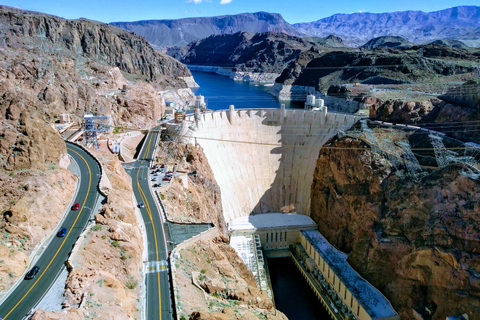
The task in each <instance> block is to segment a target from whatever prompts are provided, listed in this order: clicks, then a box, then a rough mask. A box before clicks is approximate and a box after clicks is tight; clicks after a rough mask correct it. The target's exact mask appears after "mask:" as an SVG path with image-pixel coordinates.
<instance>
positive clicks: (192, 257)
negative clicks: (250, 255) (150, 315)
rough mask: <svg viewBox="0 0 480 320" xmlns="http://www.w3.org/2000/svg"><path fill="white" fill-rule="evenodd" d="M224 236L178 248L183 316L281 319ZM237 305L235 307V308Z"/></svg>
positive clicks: (282, 317)
mask: <svg viewBox="0 0 480 320" xmlns="http://www.w3.org/2000/svg"><path fill="white" fill-rule="evenodd" d="M224 241H225V239H224V238H216V239H213V240H212V241H206V240H200V241H197V242H196V243H194V244H193V245H192V246H189V247H187V248H185V249H181V250H180V251H179V255H180V257H179V258H178V259H176V262H175V265H176V271H175V278H176V281H177V288H178V289H177V293H176V294H177V298H178V301H179V305H180V306H181V308H180V316H184V317H187V316H189V317H190V319H206V320H214V319H221V320H223V319H238V320H240V319H252V320H255V319H278V320H284V319H286V317H285V316H284V315H283V314H282V313H281V312H279V311H276V312H275V309H274V308H273V303H272V301H271V300H270V299H269V298H268V294H267V293H266V292H265V291H260V290H259V289H258V287H257V284H256V280H255V278H254V276H253V274H252V271H251V270H250V269H249V268H248V267H247V266H246V265H245V263H244V262H243V260H242V258H241V257H240V256H238V254H237V253H236V251H235V250H234V249H233V248H232V247H230V246H229V245H228V244H226V243H225V242H224ZM232 309H235V310H232Z"/></svg>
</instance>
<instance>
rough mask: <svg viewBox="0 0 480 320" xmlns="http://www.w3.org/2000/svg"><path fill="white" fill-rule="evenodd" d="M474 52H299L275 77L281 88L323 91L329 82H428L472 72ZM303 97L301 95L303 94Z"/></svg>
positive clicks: (421, 49)
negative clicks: (303, 88)
mask: <svg viewBox="0 0 480 320" xmlns="http://www.w3.org/2000/svg"><path fill="white" fill-rule="evenodd" d="M477 54H478V53H470V52H468V51H466V50H463V49H455V48H449V47H446V46H438V45H436V46H435V45H429V46H417V47H414V48H412V50H398V49H393V48H387V47H383V48H380V49H377V50H373V51H358V50H342V51H331V52H322V53H320V52H315V51H313V50H310V51H308V52H304V53H302V54H301V55H300V56H299V57H298V58H297V59H296V60H295V61H293V62H292V63H291V64H290V65H289V66H288V67H287V68H285V70H284V71H283V73H282V74H281V76H280V77H278V78H277V79H276V80H275V85H276V88H274V89H275V92H274V94H275V95H278V92H280V91H281V90H283V88H282V87H286V86H292V88H291V89H290V90H292V91H293V90H294V88H293V87H294V86H296V87H307V88H310V89H311V91H318V92H320V93H323V94H324V93H326V92H327V90H328V88H329V87H330V86H331V85H332V84H337V85H338V84H345V83H360V84H374V85H378V84H405V85H406V86H407V85H408V84H411V83H415V84H418V83H431V82H432V79H442V80H443V81H455V80H454V79H456V81H462V80H464V81H465V80H467V79H469V78H472V77H473V76H474V73H475V71H476V64H475V60H476V59H477ZM303 99H305V94H304V95H303Z"/></svg>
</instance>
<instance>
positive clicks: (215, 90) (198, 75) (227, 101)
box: [192, 71, 294, 110]
mask: <svg viewBox="0 0 480 320" xmlns="http://www.w3.org/2000/svg"><path fill="white" fill-rule="evenodd" d="M192 75H193V77H194V78H195V81H196V82H197V83H198V84H199V85H200V88H197V89H193V90H192V91H193V92H194V93H195V95H199V94H201V95H203V96H204V97H205V101H206V102H207V108H208V109H212V110H224V109H228V107H229V105H231V104H233V105H234V106H235V108H236V109H240V108H242V109H245V108H280V105H281V104H282V103H283V104H285V107H286V108H291V107H294V106H293V104H292V103H291V101H278V100H276V99H275V98H274V97H273V96H272V95H270V94H269V93H268V92H269V91H270V90H271V89H272V87H271V86H264V85H261V84H254V83H251V82H243V81H233V80H231V79H230V78H228V77H225V76H221V75H218V74H215V73H210V72H201V71H192Z"/></svg>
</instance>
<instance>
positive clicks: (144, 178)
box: [127, 127, 173, 320]
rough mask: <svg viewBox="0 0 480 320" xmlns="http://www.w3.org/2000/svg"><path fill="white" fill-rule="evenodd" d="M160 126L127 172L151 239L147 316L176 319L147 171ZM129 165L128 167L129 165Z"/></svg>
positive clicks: (163, 242) (161, 230)
mask: <svg viewBox="0 0 480 320" xmlns="http://www.w3.org/2000/svg"><path fill="white" fill-rule="evenodd" d="M158 130H159V127H155V128H153V130H152V131H150V132H149V133H148V135H147V137H146V139H145V142H144V146H143V148H142V150H141V151H140V154H139V156H138V160H137V161H136V162H134V163H130V164H129V165H128V167H129V168H130V169H129V170H127V172H128V173H129V174H130V176H131V177H132V187H133V192H134V194H135V198H136V199H137V202H138V203H140V202H143V203H144V205H145V208H140V211H141V213H142V217H143V221H144V223H145V229H146V233H147V243H148V262H147V267H146V295H147V297H146V299H147V302H146V307H147V310H146V319H149V320H150V319H173V310H172V303H171V296H170V281H169V266H168V247H167V243H166V238H165V230H164V226H163V223H162V220H161V218H160V212H159V211H158V208H157V205H156V203H155V200H154V198H153V197H154V196H153V195H152V194H151V192H150V188H149V183H150V181H149V177H148V171H149V166H150V162H151V161H153V160H154V159H153V157H154V154H153V152H154V149H155V145H156V143H157V138H158V135H159V134H160V133H159V131H158ZM127 169H128V168H127Z"/></svg>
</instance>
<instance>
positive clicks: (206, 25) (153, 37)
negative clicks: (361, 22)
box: [111, 12, 328, 47]
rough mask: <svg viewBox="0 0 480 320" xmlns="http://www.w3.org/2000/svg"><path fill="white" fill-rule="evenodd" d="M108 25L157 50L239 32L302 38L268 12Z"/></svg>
mask: <svg viewBox="0 0 480 320" xmlns="http://www.w3.org/2000/svg"><path fill="white" fill-rule="evenodd" d="M111 24H112V25H114V26H117V27H119V28H122V29H125V30H127V31H130V32H134V33H135V34H137V35H140V36H143V37H145V39H147V41H148V42H150V43H151V44H153V45H155V46H159V47H173V46H185V45H187V44H189V43H190V42H192V41H195V40H199V39H203V38H207V37H209V36H211V35H218V34H232V33H236V32H239V31H247V32H267V31H271V32H281V33H286V34H288V35H293V36H302V35H304V34H303V33H302V32H300V31H298V30H297V29H296V28H295V27H293V26H292V25H290V24H289V23H288V22H286V21H285V20H284V19H283V18H282V16H281V15H280V14H277V13H268V12H255V13H242V14H236V15H226V16H217V17H205V18H185V19H177V20H145V21H135V22H112V23H111ZM327 36H328V35H327Z"/></svg>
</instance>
